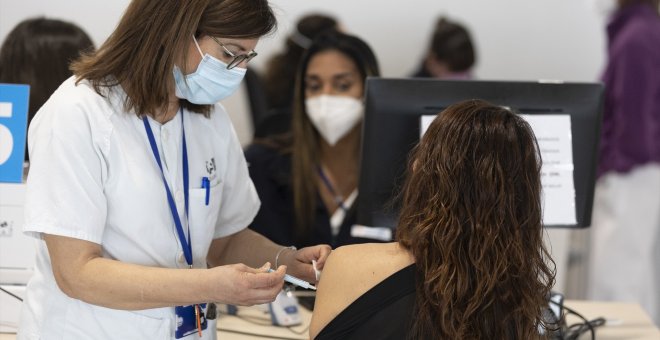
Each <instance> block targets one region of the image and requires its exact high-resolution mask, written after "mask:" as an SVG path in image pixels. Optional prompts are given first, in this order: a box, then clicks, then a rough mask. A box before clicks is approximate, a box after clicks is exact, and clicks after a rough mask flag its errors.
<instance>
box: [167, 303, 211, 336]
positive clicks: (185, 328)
mask: <svg viewBox="0 0 660 340" xmlns="http://www.w3.org/2000/svg"><path fill="white" fill-rule="evenodd" d="M199 307H200V311H199V321H200V325H201V328H202V330H205V329H206V317H205V316H204V309H205V308H206V304H205V303H204V304H200V305H199ZM174 313H175V314H176V331H175V332H174V337H175V338H177V339H181V338H183V337H186V336H188V335H190V334H195V333H197V316H196V315H195V305H189V306H176V307H174Z"/></svg>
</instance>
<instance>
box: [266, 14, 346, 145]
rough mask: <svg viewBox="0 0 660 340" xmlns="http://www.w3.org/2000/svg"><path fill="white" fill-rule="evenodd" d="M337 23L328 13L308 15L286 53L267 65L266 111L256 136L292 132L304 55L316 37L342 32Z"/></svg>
mask: <svg viewBox="0 0 660 340" xmlns="http://www.w3.org/2000/svg"><path fill="white" fill-rule="evenodd" d="M338 29H339V24H338V22H337V20H336V19H335V18H333V17H331V16H328V15H325V14H308V15H305V16H303V17H302V18H300V20H298V23H297V24H296V26H295V30H294V31H293V32H292V33H291V34H290V35H289V36H288V38H287V39H286V42H285V46H284V51H282V52H281V53H279V54H277V55H275V56H273V57H272V58H271V59H270V60H268V62H267V64H266V71H265V73H264V75H263V87H264V92H265V97H266V105H265V106H266V112H265V113H264V114H263V116H262V117H259V118H258V119H257V121H255V122H254V125H255V137H256V138H264V137H268V136H272V135H277V134H281V133H285V132H287V131H289V128H290V126H291V108H292V105H291V104H292V102H293V89H294V86H293V84H295V80H296V79H295V78H296V70H297V69H298V65H299V64H300V60H301V59H302V56H303V53H304V52H305V51H306V50H307V49H308V48H309V47H310V45H311V44H312V40H313V39H314V37H316V36H317V35H319V34H320V33H321V32H324V31H327V30H338Z"/></svg>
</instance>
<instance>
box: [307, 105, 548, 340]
mask: <svg viewBox="0 0 660 340" xmlns="http://www.w3.org/2000/svg"><path fill="white" fill-rule="evenodd" d="M540 170H541V161H540V158H539V153H538V145H537V142H536V138H535V137H534V134H533V132H532V129H531V128H530V126H529V125H528V124H527V123H526V122H525V121H524V120H523V119H522V118H520V117H519V116H518V115H516V114H514V113H512V112H510V111H509V110H507V109H504V108H502V107H500V106H495V105H491V104H489V103H487V102H484V101H480V100H468V101H464V102H460V103H457V104H454V105H451V106H450V107H448V108H447V109H445V110H444V111H443V112H441V113H440V114H439V115H438V117H437V118H436V119H435V121H434V122H433V123H432V124H431V126H430V127H429V129H428V130H427V132H426V133H425V134H424V136H423V137H422V139H421V141H420V142H419V144H418V145H417V146H416V147H415V148H414V149H413V151H412V153H411V155H410V160H409V165H408V170H407V178H406V182H405V185H404V187H403V192H402V195H401V196H400V197H401V199H402V202H401V203H402V208H401V213H400V217H399V225H398V226H397V231H396V242H393V243H380V244H360V245H351V246H345V247H340V248H338V249H336V250H334V251H333V252H332V254H331V255H330V257H329V258H328V261H327V262H326V265H325V269H324V271H323V274H322V276H321V281H320V282H319V286H318V291H317V295H316V305H315V308H314V315H313V316H312V322H311V326H310V338H312V339H318V340H321V339H534V338H538V337H539V334H538V327H539V326H544V325H545V324H544V321H543V320H542V310H543V309H544V306H547V299H546V297H547V296H548V294H549V293H550V289H551V287H552V285H553V283H554V275H555V274H554V269H552V268H550V267H549V266H550V265H549V263H550V262H552V260H551V259H550V255H549V253H548V251H547V250H546V249H545V247H544V244H543V229H542V225H541V215H542V211H541V175H540ZM546 260H549V262H546ZM552 265H554V264H552ZM554 327H555V326H554V325H553V326H552V327H549V326H548V327H547V328H549V329H550V328H554Z"/></svg>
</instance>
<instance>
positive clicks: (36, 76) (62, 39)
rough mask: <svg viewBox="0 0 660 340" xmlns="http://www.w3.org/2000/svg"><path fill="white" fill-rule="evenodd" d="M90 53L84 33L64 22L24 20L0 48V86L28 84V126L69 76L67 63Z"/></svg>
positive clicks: (44, 19) (88, 40)
mask: <svg viewBox="0 0 660 340" xmlns="http://www.w3.org/2000/svg"><path fill="white" fill-rule="evenodd" d="M93 51H94V44H93V43H92V40H91V39H90V38H89V36H88V35H87V33H85V31H83V30H82V29H81V28H80V27H78V26H76V25H75V24H72V23H69V22H66V21H61V20H56V19H47V18H32V19H26V20H24V21H22V22H20V23H19V24H18V25H16V27H14V29H12V30H11V32H9V35H7V37H6V38H5V41H4V43H3V44H2V46H1V47H0V83H10V84H27V85H30V104H29V107H28V125H29V124H30V122H31V121H32V118H33V117H34V115H35V114H36V113H37V110H39V108H40V107H41V105H43V104H44V103H45V102H46V100H47V99H48V98H49V97H50V95H51V94H52V93H53V92H55V90H56V89H57V88H58V87H59V86H60V84H62V82H64V81H65V80H66V79H67V78H69V77H71V75H72V73H71V71H70V70H69V64H70V63H71V62H72V61H73V60H75V59H77V58H78V56H79V55H80V54H81V53H91V52H93ZM25 160H26V161H27V160H28V151H27V148H26V149H25Z"/></svg>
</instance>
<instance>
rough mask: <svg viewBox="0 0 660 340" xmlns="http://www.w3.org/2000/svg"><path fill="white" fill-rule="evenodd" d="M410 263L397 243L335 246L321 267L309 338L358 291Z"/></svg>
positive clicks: (357, 296)
mask: <svg viewBox="0 0 660 340" xmlns="http://www.w3.org/2000/svg"><path fill="white" fill-rule="evenodd" d="M412 262H413V260H412V257H411V256H410V255H409V254H408V252H406V251H405V250H403V249H401V247H400V246H399V245H398V244H397V243H367V244H359V245H350V246H344V247H340V248H337V249H335V250H334V251H333V252H332V253H331V254H330V257H328V260H327V261H326V263H325V266H324V267H323V274H322V275H321V280H320V282H319V285H318V291H317V293H316V302H315V304H314V314H313V317H312V324H311V326H310V337H311V338H314V337H316V335H317V334H318V333H319V332H320V331H321V330H322V329H323V327H325V326H326V325H327V324H328V323H329V322H330V321H331V320H332V319H334V318H335V317H336V316H337V315H338V314H339V313H341V311H343V310H344V309H345V308H346V307H348V306H349V305H350V304H351V303H352V302H353V301H355V300H356V299H357V298H359V297H360V296H361V295H362V294H364V293H366V292H367V291H368V290H369V289H371V288H373V287H374V286H375V285H377V284H378V283H379V282H381V281H383V280H384V279H385V278H387V277H388V276H390V275H392V274H393V273H395V272H397V271H398V270H400V269H402V268H404V267H406V266H408V265H410V264H411V263H412Z"/></svg>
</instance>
